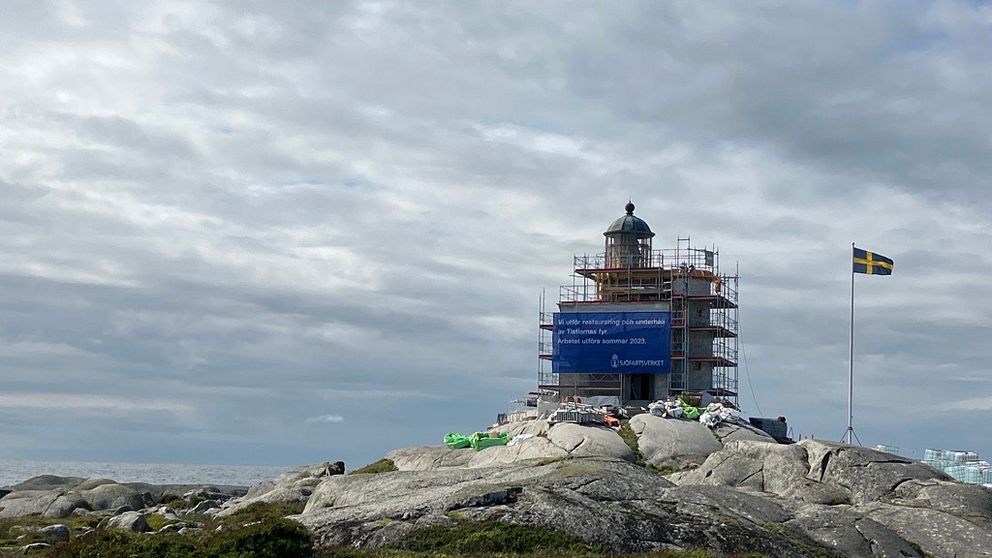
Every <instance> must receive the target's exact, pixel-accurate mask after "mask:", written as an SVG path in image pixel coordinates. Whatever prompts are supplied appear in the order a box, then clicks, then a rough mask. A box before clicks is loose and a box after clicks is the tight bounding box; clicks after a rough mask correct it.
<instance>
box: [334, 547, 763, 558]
mask: <svg viewBox="0 0 992 558" xmlns="http://www.w3.org/2000/svg"><path fill="white" fill-rule="evenodd" d="M438 557H444V558H468V557H470V558H512V557H518V558H605V557H609V558H765V556H764V555H762V554H755V553H748V554H729V555H721V554H713V553H712V552H708V551H706V550H663V551H659V552H653V553H640V554H623V555H619V554H609V553H604V552H594V551H581V552H580V551H574V550H573V551H568V550H559V549H552V550H543V551H540V552H528V553H506V552H498V553H493V552H465V553H447V552H445V553H437V552H416V551H412V550H395V549H356V548H350V547H339V548H330V549H325V550H323V551H320V552H318V553H317V554H316V555H315V556H314V558H438Z"/></svg>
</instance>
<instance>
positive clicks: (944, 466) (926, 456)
mask: <svg viewBox="0 0 992 558" xmlns="http://www.w3.org/2000/svg"><path fill="white" fill-rule="evenodd" d="M923 462H924V463H926V464H927V465H929V466H931V467H933V468H934V469H937V470H938V471H943V472H944V473H947V474H948V475H950V476H951V478H953V479H955V480H958V481H961V482H966V483H969V484H983V485H992V464H990V463H989V462H988V461H985V460H983V459H982V458H981V456H980V455H978V454H977V453H975V452H971V451H961V450H953V451H952V450H940V449H931V448H927V449H926V450H924V451H923Z"/></svg>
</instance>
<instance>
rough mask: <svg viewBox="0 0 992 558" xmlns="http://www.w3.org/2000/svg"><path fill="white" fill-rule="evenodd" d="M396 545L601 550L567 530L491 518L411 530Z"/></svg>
mask: <svg viewBox="0 0 992 558" xmlns="http://www.w3.org/2000/svg"><path fill="white" fill-rule="evenodd" d="M398 546H399V547H400V548H402V549H404V550H413V551H417V552H432V553H442V554H479V553H509V554H530V553H536V552H544V551H567V552H568V553H569V554H572V555H574V554H576V553H582V554H585V553H591V552H597V553H602V552H604V551H605V549H602V548H598V547H593V546H590V545H589V544H587V543H586V542H585V541H583V540H582V539H580V538H579V537H577V536H575V535H572V534H569V533H564V532H561V531H553V530H551V529H548V528H545V527H538V526H534V527H531V526H523V525H513V524H506V523H497V522H495V521H484V522H466V523H460V524H458V525H456V526H454V527H441V526H437V527H428V528H426V529H421V530H419V531H415V532H413V533H411V534H410V535H409V536H407V537H406V538H405V539H404V540H403V541H402V542H401V543H400V544H399V545H398Z"/></svg>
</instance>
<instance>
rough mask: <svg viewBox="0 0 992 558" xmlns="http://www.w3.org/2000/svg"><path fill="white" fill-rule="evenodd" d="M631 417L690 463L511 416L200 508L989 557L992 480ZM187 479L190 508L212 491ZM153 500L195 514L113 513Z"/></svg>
mask: <svg viewBox="0 0 992 558" xmlns="http://www.w3.org/2000/svg"><path fill="white" fill-rule="evenodd" d="M630 425H631V429H632V430H633V431H634V432H635V434H636V435H637V436H638V446H639V449H640V452H641V453H642V455H643V457H644V459H645V460H646V461H647V462H648V463H650V464H655V465H669V466H676V467H680V466H686V465H694V466H695V468H693V469H691V470H684V471H681V472H678V473H673V474H670V475H665V476H662V475H660V474H657V473H655V472H653V471H654V470H657V469H652V468H650V467H643V466H640V465H638V464H635V463H634V462H633V461H634V452H633V451H632V450H631V449H630V448H629V447H628V446H627V445H626V444H625V443H624V442H623V440H622V438H620V436H619V435H618V434H617V433H616V432H614V431H612V430H610V429H608V428H604V427H590V426H579V425H575V424H558V425H555V426H550V425H548V424H546V423H541V422H532V423H521V424H516V425H513V426H512V427H511V428H512V429H513V430H512V431H511V434H513V435H516V434H530V435H532V437H530V438H527V439H526V440H523V441H521V442H519V443H516V444H514V445H513V446H501V447H492V448H488V449H485V450H482V451H478V452H476V451H474V450H471V449H461V450H450V449H448V448H445V447H426V448H406V449H399V450H394V451H392V452H390V453H389V454H388V455H387V457H388V458H389V459H390V460H391V461H392V462H393V464H394V465H395V466H396V468H397V469H398V470H388V469H391V468H385V467H384V468H379V469H377V468H368V469H366V471H367V472H363V473H358V474H350V475H344V474H341V472H342V471H341V470H342V468H341V467H338V466H336V465H335V464H330V463H323V464H320V465H315V466H306V467H301V468H299V469H296V470H293V471H290V472H288V473H285V474H283V475H281V476H280V477H279V478H277V479H275V480H273V481H270V482H266V483H260V484H258V485H256V486H254V487H252V488H251V489H250V490H249V491H248V492H247V494H245V495H244V496H243V497H240V498H235V499H232V500H229V501H227V502H224V503H220V502H219V500H218V501H216V502H215V501H209V502H210V503H207V502H208V500H203V502H204V504H203V505H202V507H201V508H199V510H200V511H201V512H207V513H211V512H214V511H215V510H218V511H217V513H219V514H221V515H230V514H233V513H235V512H237V511H238V510H240V509H243V508H244V507H246V506H249V505H251V504H253V503H256V502H297V503H300V504H304V503H305V504H304V505H303V512H302V513H300V514H298V515H293V516H291V517H292V518H293V519H295V520H297V521H299V522H301V523H302V524H304V525H305V526H307V527H308V528H309V529H310V530H311V531H312V532H313V533H314V534H315V536H316V540H317V542H318V544H319V545H321V546H338V545H344V546H359V547H388V546H392V545H396V544H400V543H402V541H403V540H404V539H405V538H406V537H407V536H409V535H411V534H412V533H415V532H417V531H419V530H421V529H425V528H429V527H435V526H457V525H461V524H463V523H464V522H476V521H486V522H490V521H491V522H499V523H500V524H515V525H521V526H541V527H545V528H550V529H553V530H560V531H565V532H568V533H571V534H572V535H574V536H576V537H579V538H581V539H583V540H585V541H587V542H589V543H591V544H596V545H602V546H603V547H605V548H607V549H609V550H611V551H614V552H640V551H653V550H662V549H672V548H706V549H710V550H712V551H716V552H718V553H728V554H730V553H747V552H756V553H760V554H762V555H764V556H768V557H771V558H779V557H781V558H793V557H795V558H799V557H811V556H815V557H818V558H822V557H830V556H854V557H876V558H884V557H894V558H923V557H932V558H962V557H967V558H981V557H988V558H992V491H989V490H987V489H984V488H981V487H978V486H973V485H964V484H960V483H957V482H954V481H952V480H951V479H950V478H949V477H947V476H946V475H944V474H942V473H939V472H937V471H935V470H933V469H931V468H930V467H927V466H925V465H922V464H920V463H918V462H915V461H912V460H910V459H905V458H902V457H899V456H895V455H891V454H886V453H881V452H877V451H873V450H868V449H864V448H857V447H851V446H847V445H844V444H837V443H832V442H823V441H815V440H804V441H802V442H800V443H799V444H793V445H780V444H777V443H774V442H769V441H766V438H765V437H763V435H761V434H759V433H756V432H754V431H753V430H752V429H749V428H746V427H736V426H723V425H721V426H718V427H717V428H715V429H713V430H709V429H706V428H705V427H704V426H702V425H699V424H698V423H695V425H693V423H692V422H690V421H679V420H666V419H660V418H658V417H651V416H639V417H635V418H634V419H632V420H631V423H630ZM700 428H701V429H702V430H700ZM376 470H388V472H379V473H374V472H372V471H376ZM22 484H25V483H22ZM122 486H124V488H121V487H122ZM12 488H13V491H12V492H11V493H10V494H8V495H6V496H5V497H3V498H2V499H0V506H2V507H3V509H2V510H0V514H4V513H12V514H13V513H17V512H23V511H24V510H28V509H44V510H45V511H49V510H65V509H70V508H73V507H75V510H76V511H74V512H72V513H92V512H86V511H82V512H81V511H80V510H85V509H86V508H87V507H90V506H94V505H101V506H110V505H118V504H120V505H122V507H127V506H128V505H129V503H128V501H127V499H128V498H133V497H134V495H135V494H137V495H139V496H140V497H141V498H142V501H143V502H144V501H147V498H149V497H150V498H151V499H153V500H154V499H156V497H157V495H159V494H165V492H164V491H158V492H152V491H150V490H142V487H140V486H139V487H135V486H130V485H126V486H125V485H119V484H117V483H113V482H111V481H103V480H93V481H82V480H80V479H73V480H71V481H66V482H65V483H62V484H59V483H58V482H56V481H55V480H54V479H39V480H37V481H35V482H30V483H26V484H25V486H20V487H12ZM127 489H130V491H129V490H127ZM185 494H186V495H187V496H189V497H190V498H189V500H183V501H186V502H189V506H188V507H190V508H191V507H192V503H191V502H193V501H194V500H195V501H200V500H201V499H202V498H201V496H209V495H212V494H214V493H213V492H210V491H208V490H206V489H203V491H202V492H196V493H193V492H186V493H185ZM218 504H219V505H220V506H221V507H220V508H216V507H214V506H216V505H218ZM187 510H188V508H187ZM152 512H154V513H158V514H160V515H161V516H162V517H163V518H168V519H170V520H173V521H178V520H179V519H184V520H185V519H191V518H190V516H188V515H187V516H185V517H184V512H183V511H182V510H179V511H177V512H175V513H174V512H173V510H172V509H167V508H164V507H161V505H159V506H158V507H154V508H149V507H146V508H145V509H144V510H143V513H137V512H127V513H123V514H120V515H119V516H117V517H115V518H114V519H112V520H110V521H108V522H107V524H112V525H115V526H117V527H119V528H125V529H132V530H137V531H141V530H143V529H147V522H144V523H145V525H144V526H142V522H143V518H144V514H147V513H152ZM41 513H44V512H41ZM58 513H62V511H59V512H58ZM174 525H176V526H174V527H171V529H173V530H176V531H178V532H183V531H184V527H181V526H179V525H180V524H179V523H176V524H174ZM183 525H185V524H183Z"/></svg>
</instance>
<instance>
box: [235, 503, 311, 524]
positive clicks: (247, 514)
mask: <svg viewBox="0 0 992 558" xmlns="http://www.w3.org/2000/svg"><path fill="white" fill-rule="evenodd" d="M304 507H306V502H271V503H266V502H255V503H253V504H251V505H248V506H245V507H244V508H242V509H240V510H238V511H236V512H234V513H232V514H231V515H229V516H227V517H226V518H224V519H222V520H221V521H220V522H221V523H229V524H235V523H241V524H244V523H251V522H253V521H265V520H269V519H282V518H284V517H286V516H287V515H297V514H301V513H303V508H304Z"/></svg>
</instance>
